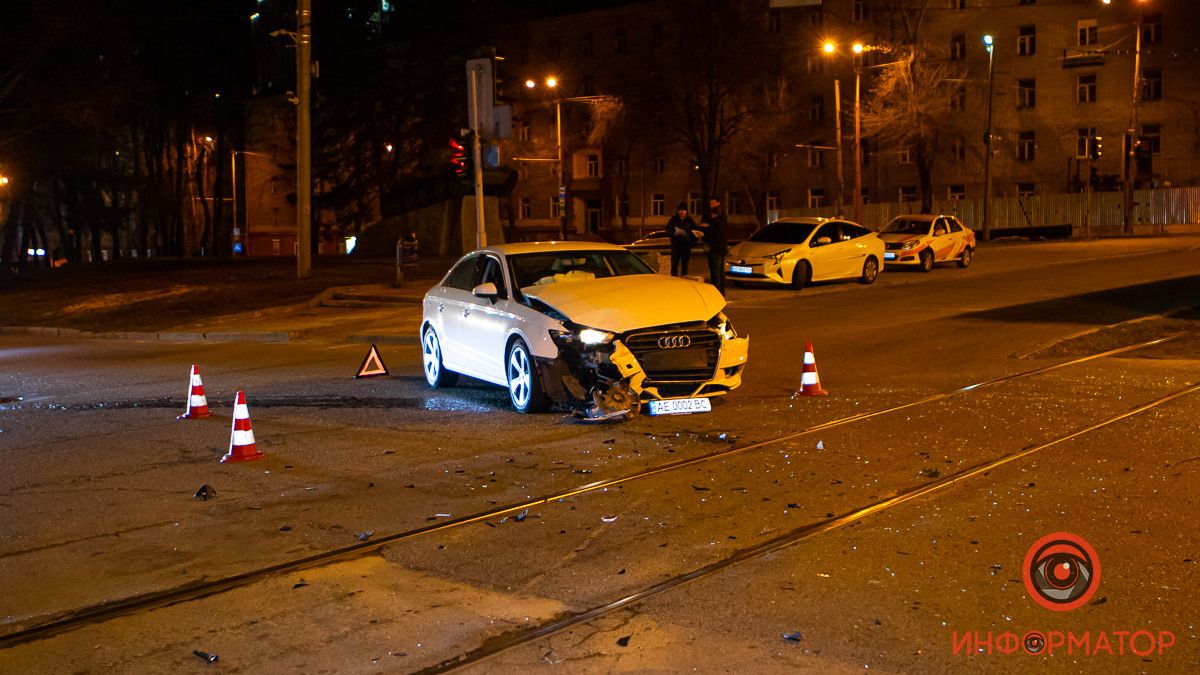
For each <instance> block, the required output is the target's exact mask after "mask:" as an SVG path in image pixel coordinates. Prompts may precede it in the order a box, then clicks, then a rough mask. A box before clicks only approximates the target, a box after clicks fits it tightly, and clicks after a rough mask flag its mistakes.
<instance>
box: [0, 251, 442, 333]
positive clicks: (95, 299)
mask: <svg viewBox="0 0 1200 675" xmlns="http://www.w3.org/2000/svg"><path fill="white" fill-rule="evenodd" d="M427 267H434V266H431V265H427ZM434 271H435V270H430V272H431V273H433V272H434ZM436 271H444V270H436ZM394 278H395V268H394V266H393V263H392V262H391V261H390V260H379V259H374V260H357V259H349V258H330V259H325V258H321V259H318V260H314V261H313V273H312V276H311V277H310V278H308V279H304V280H300V279H297V278H296V263H295V260H294V259H289V258H285V259H250V260H247V259H239V260H176V259H170V260H167V259H158V260H145V259H143V260H127V261H120V262H115V263H107V264H98V265H74V266H66V267H61V268H58V269H52V270H51V269H38V270H31V271H26V272H23V273H20V274H13V273H4V274H0V325H6V326H54V327H60V328H79V329H83V330H103V331H122V330H125V331H153V330H162V329H164V328H167V327H170V326H174V325H178V324H180V323H184V322H187V321H194V320H198V319H203V318H206V317H211V316H221V315H225V314H233V313H237V312H247V311H256V310H269V309H272V308H277V307H285V306H289V305H295V304H297V303H303V302H307V301H309V300H311V299H312V298H313V297H315V296H316V295H318V294H320V293H321V292H322V291H324V290H325V289H327V288H330V287H333V286H348V285H359V284H379V283H385V284H386V283H390V282H391V281H392V280H393V279H394Z"/></svg>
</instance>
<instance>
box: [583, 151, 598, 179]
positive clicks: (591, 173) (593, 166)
mask: <svg viewBox="0 0 1200 675" xmlns="http://www.w3.org/2000/svg"><path fill="white" fill-rule="evenodd" d="M585 166H586V168H587V177H588V178H599V177H600V155H588V156H587V161H586V162H585Z"/></svg>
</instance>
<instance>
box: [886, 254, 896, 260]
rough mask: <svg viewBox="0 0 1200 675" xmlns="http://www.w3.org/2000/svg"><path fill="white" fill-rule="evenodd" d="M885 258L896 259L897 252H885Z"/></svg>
mask: <svg viewBox="0 0 1200 675" xmlns="http://www.w3.org/2000/svg"><path fill="white" fill-rule="evenodd" d="M883 259H884V260H895V259H896V254H895V253H884V254H883Z"/></svg>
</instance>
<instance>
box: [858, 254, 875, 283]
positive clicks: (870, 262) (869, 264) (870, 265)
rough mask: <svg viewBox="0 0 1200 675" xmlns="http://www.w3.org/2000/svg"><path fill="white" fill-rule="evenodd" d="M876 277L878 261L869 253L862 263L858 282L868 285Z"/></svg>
mask: <svg viewBox="0 0 1200 675" xmlns="http://www.w3.org/2000/svg"><path fill="white" fill-rule="evenodd" d="M878 278H879V261H878V260H876V259H875V256H873V255H869V256H867V260H866V262H864V263H863V268H862V275H861V276H859V277H858V282H859V283H860V284H865V285H867V286H870V285H871V284H873V283H875V280H876V279H878Z"/></svg>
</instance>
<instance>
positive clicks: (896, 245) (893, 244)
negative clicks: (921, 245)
mask: <svg viewBox="0 0 1200 675" xmlns="http://www.w3.org/2000/svg"><path fill="white" fill-rule="evenodd" d="M883 248H884V250H887V251H899V250H900V249H902V248H904V242H902V241H886V242H884V243H883Z"/></svg>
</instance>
